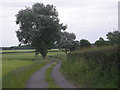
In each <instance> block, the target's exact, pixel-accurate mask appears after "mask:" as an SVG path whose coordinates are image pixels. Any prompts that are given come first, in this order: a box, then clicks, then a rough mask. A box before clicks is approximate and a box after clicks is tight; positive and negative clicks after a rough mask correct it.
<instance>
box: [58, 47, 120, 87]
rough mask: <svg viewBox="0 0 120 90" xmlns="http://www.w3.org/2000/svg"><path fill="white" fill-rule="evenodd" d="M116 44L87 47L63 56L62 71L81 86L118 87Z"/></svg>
mask: <svg viewBox="0 0 120 90" xmlns="http://www.w3.org/2000/svg"><path fill="white" fill-rule="evenodd" d="M118 54H119V53H118V46H117V45H115V46H108V47H100V48H87V49H83V51H82V50H81V51H75V52H73V53H69V54H68V55H67V57H66V56H64V57H60V58H61V59H62V60H63V62H62V66H61V71H62V73H63V74H64V75H65V76H66V77H67V78H68V79H70V80H72V81H73V82H74V83H75V84H76V85H78V87H82V88H117V87H118Z"/></svg>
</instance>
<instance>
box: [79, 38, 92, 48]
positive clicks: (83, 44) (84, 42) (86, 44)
mask: <svg viewBox="0 0 120 90" xmlns="http://www.w3.org/2000/svg"><path fill="white" fill-rule="evenodd" d="M90 45H91V43H90V42H89V41H88V40H86V39H81V40H80V47H90Z"/></svg>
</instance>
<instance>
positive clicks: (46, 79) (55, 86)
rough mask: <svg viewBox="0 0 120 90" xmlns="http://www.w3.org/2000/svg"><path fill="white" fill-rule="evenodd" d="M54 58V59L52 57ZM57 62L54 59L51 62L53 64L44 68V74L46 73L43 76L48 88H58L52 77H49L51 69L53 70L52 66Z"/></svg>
mask: <svg viewBox="0 0 120 90" xmlns="http://www.w3.org/2000/svg"><path fill="white" fill-rule="evenodd" d="M54 60H55V59H54ZM57 63H58V61H57V60H55V61H54V62H53V64H52V65H51V66H50V67H49V68H48V69H47V70H46V72H45V74H46V77H45V81H46V82H47V83H48V87H49V88H60V86H58V85H57V84H56V83H55V81H54V79H53V78H52V77H51V73H52V70H53V67H54V66H55V65H56V64H57Z"/></svg>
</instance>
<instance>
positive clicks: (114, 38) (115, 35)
mask: <svg viewBox="0 0 120 90" xmlns="http://www.w3.org/2000/svg"><path fill="white" fill-rule="evenodd" d="M106 36H107V39H108V40H109V42H110V44H111V45H113V44H118V43H120V31H117V30H116V31H113V32H108V34H106Z"/></svg>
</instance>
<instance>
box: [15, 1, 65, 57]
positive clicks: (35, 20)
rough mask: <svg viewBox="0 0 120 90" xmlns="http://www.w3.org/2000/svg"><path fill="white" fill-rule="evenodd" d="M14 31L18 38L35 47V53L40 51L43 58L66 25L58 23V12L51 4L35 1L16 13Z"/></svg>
mask: <svg viewBox="0 0 120 90" xmlns="http://www.w3.org/2000/svg"><path fill="white" fill-rule="evenodd" d="M16 18H17V20H16V24H19V30H18V31H16V33H17V37H18V40H19V41H20V42H21V43H23V44H27V45H32V46H33V47H35V49H36V55H37V54H39V53H41V55H42V56H43V58H45V57H46V55H47V53H48V48H49V47H51V46H52V45H53V44H54V42H56V41H57V40H59V38H60V36H61V30H65V29H66V28H67V27H66V26H64V25H63V24H60V23H59V21H60V20H59V19H58V12H57V11H56V8H55V6H53V5H49V4H47V5H44V4H43V3H35V4H34V5H33V6H32V8H29V7H28V8H26V9H25V10H20V11H19V12H18V14H17V15H16Z"/></svg>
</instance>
